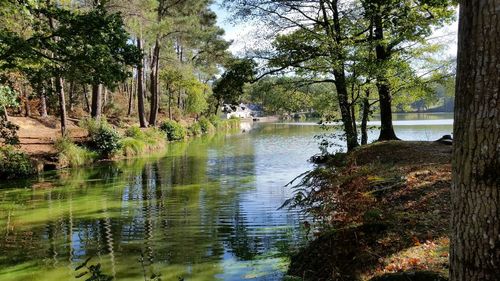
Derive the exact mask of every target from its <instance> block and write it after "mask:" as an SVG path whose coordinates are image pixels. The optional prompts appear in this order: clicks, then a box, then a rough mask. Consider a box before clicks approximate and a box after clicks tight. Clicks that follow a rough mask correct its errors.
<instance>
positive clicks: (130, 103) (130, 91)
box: [125, 79, 134, 116]
mask: <svg viewBox="0 0 500 281" xmlns="http://www.w3.org/2000/svg"><path fill="white" fill-rule="evenodd" d="M130 80H131V82H130V86H129V85H128V84H125V88H126V89H127V92H128V109H127V116H131V115H132V111H133V108H134V79H130Z"/></svg>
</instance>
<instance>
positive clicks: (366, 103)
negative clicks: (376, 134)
mask: <svg viewBox="0 0 500 281" xmlns="http://www.w3.org/2000/svg"><path fill="white" fill-rule="evenodd" d="M369 98H370V90H366V91H365V96H364V97H363V109H362V115H361V145H365V144H368V118H369V117H370V100H369Z"/></svg>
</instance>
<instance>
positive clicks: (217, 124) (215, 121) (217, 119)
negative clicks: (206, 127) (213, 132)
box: [208, 115, 222, 129]
mask: <svg viewBox="0 0 500 281" xmlns="http://www.w3.org/2000/svg"><path fill="white" fill-rule="evenodd" d="M208 120H209V121H210V123H212V125H214V127H215V128H216V129H219V127H220V126H221V125H222V119H220V117H219V116H217V115H212V116H210V118H208Z"/></svg>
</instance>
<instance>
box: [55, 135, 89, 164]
mask: <svg viewBox="0 0 500 281" xmlns="http://www.w3.org/2000/svg"><path fill="white" fill-rule="evenodd" d="M55 147H56V149H57V151H58V152H59V163H60V164H61V165H63V166H70V167H77V166H82V165H86V164H91V163H92V162H94V161H95V160H96V158H97V156H98V155H97V153H96V152H93V151H89V150H87V149H85V148H83V147H80V146H78V145H76V144H75V143H73V142H72V141H71V140H70V139H68V138H62V139H59V140H58V141H56V143H55Z"/></svg>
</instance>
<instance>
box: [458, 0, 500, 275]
mask: <svg viewBox="0 0 500 281" xmlns="http://www.w3.org/2000/svg"><path fill="white" fill-rule="evenodd" d="M499 65H500V2H499V1H498V0H481V1H461V6H460V20H459V38H458V65H457V79H456V81H457V84H456V91H457V94H456V98H455V125H454V129H453V133H454V140H453V145H454V147H453V163H452V171H453V176H452V189H451V194H452V239H451V249H450V263H451V267H450V280H451V281H479V280H481V281H493V280H499V278H500V176H499V175H500V173H499V171H500V151H499V150H500V130H499V128H500V99H499V95H500V69H499V67H498V66H499Z"/></svg>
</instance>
